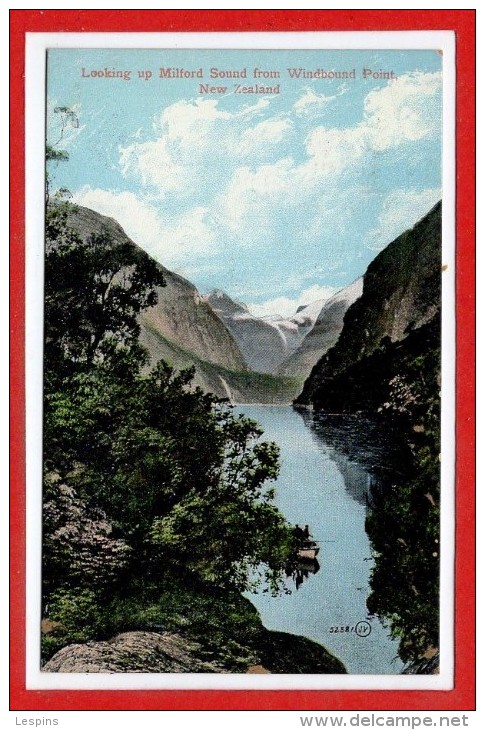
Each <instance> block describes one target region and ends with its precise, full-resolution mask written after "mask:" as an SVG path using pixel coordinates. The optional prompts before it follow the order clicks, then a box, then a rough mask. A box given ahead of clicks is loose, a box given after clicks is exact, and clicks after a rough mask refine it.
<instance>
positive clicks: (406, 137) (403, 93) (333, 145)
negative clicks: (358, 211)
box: [305, 72, 441, 176]
mask: <svg viewBox="0 0 485 730" xmlns="http://www.w3.org/2000/svg"><path fill="white" fill-rule="evenodd" d="M440 90H441V73H440V72H436V73H413V74H403V75H402V76H400V77H398V78H397V79H395V80H392V81H389V82H388V83H387V85H386V86H383V87H381V88H378V89H373V90H372V91H371V92H370V93H369V94H368V95H367V96H366V98H365V100H364V113H363V118H362V121H361V122H360V123H359V124H357V125H356V126H354V127H346V128H326V127H317V128H315V129H314V130H313V131H311V132H310V134H309V135H308V138H307V141H306V146H307V151H308V154H309V156H310V159H309V161H308V163H307V164H306V166H305V167H306V168H307V170H306V172H307V173H310V174H312V175H314V174H317V175H323V176H328V175H335V174H338V173H340V172H342V171H344V170H345V169H347V168H352V167H353V166H354V165H356V164H357V163H359V162H363V161H364V159H366V158H367V156H368V155H370V154H373V153H375V152H382V151H384V150H388V149H390V148H396V147H399V146H401V145H403V144H405V143H407V142H416V141H417V140H420V139H424V138H425V137H431V136H433V135H437V134H438V133H439V128H440V125H441V108H440V103H441V102H440V93H439V92H440Z"/></svg>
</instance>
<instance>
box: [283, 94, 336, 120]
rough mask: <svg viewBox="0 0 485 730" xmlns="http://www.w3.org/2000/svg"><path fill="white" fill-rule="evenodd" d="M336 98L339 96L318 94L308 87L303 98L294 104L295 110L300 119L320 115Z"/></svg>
mask: <svg viewBox="0 0 485 730" xmlns="http://www.w3.org/2000/svg"><path fill="white" fill-rule="evenodd" d="M336 98H337V95H334V96H325V94H317V93H316V92H315V91H314V90H313V89H311V88H310V87H307V88H306V89H305V92H304V94H303V96H300V98H299V99H297V100H296V101H295V103H294V104H293V109H294V110H295V113H296V114H297V116H299V117H300V116H310V115H313V114H319V113H320V112H322V111H323V110H324V109H326V108H327V106H328V105H329V104H330V103H331V102H332V101H334V100H335V99H336Z"/></svg>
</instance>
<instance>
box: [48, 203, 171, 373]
mask: <svg viewBox="0 0 485 730" xmlns="http://www.w3.org/2000/svg"><path fill="white" fill-rule="evenodd" d="M69 211H70V205H69V204H67V203H64V204H61V205H56V206H51V207H49V209H48V210H47V216H46V260H45V357H46V367H47V369H48V370H52V371H55V372H56V373H61V374H63V373H64V372H70V371H72V370H73V369H78V367H79V366H82V365H90V364H92V363H93V362H94V361H95V359H96V358H99V357H100V356H101V352H100V346H101V344H102V342H103V340H104V339H107V338H112V339H113V340H114V341H115V342H116V343H117V344H132V343H134V342H136V339H137V338H138V335H139V331H140V327H139V324H138V321H137V316H138V314H139V313H140V311H142V310H143V309H146V308H147V307H150V306H152V305H154V304H156V301H157V294H156V291H155V287H156V286H163V285H164V279H163V275H162V273H161V270H160V268H159V267H158V265H157V264H156V263H155V262H154V261H153V260H152V259H150V258H149V257H148V256H146V255H144V254H143V253H142V252H141V251H140V250H139V249H137V248H136V247H135V246H133V245H132V244H130V243H129V242H121V243H120V242H117V241H114V240H113V238H112V237H110V236H109V235H108V234H107V233H105V234H100V235H92V236H91V237H90V238H89V239H88V241H86V242H85V243H83V242H82V241H81V239H80V236H79V235H78V234H77V233H76V232H75V231H74V230H72V229H71V228H70V227H69V226H68V225H67V218H68V215H69Z"/></svg>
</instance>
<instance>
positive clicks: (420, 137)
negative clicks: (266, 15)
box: [47, 49, 442, 315]
mask: <svg viewBox="0 0 485 730" xmlns="http://www.w3.org/2000/svg"><path fill="white" fill-rule="evenodd" d="M161 67H164V68H167V67H176V68H184V69H186V70H198V69H200V68H202V71H203V78H187V79H185V78H184V79H167V78H160V76H159V69H160V68H161ZM211 68H214V69H217V73H220V72H222V71H241V70H242V69H246V78H243V79H238V78H233V77H229V78H221V77H219V78H213V79H211V78H210V69H211ZM255 68H258V69H264V70H271V71H277V72H278V73H279V74H280V76H279V78H274V77H273V78H271V79H270V80H264V79H263V78H254V69H255ZM289 68H304V69H306V70H308V71H314V70H316V69H323V70H324V71H326V72H327V73H328V72H330V71H352V70H353V69H355V79H354V78H347V79H345V78H333V79H331V78H301V77H300V78H290V75H289V73H288V69H289ZM364 68H367V69H370V70H371V71H372V72H374V73H375V74H376V77H375V78H373V77H372V76H371V75H368V76H369V77H368V78H363V69H364ZM83 69H84V71H83ZM104 69H109V70H110V71H112V70H116V71H130V72H131V73H130V79H129V80H124V79H123V78H103V77H97V76H91V72H98V71H102V70H104ZM146 70H149V71H151V72H152V77H151V78H150V79H149V80H145V78H143V77H141V78H140V77H139V75H138V71H146ZM390 71H393V72H394V76H395V77H396V78H393V79H389V78H386V77H383V74H382V73H381V72H385V73H387V74H389V72H390ZM201 83H202V84H209V85H210V86H216V87H224V86H226V87H227V88H226V91H225V92H222V93H212V94H211V93H202V94H201V93H199V84H201ZM237 83H239V84H241V86H246V87H247V86H251V87H253V86H254V85H255V84H260V86H268V85H270V86H272V87H273V86H275V85H277V84H279V91H280V93H279V94H266V93H257V94H256V93H251V94H250V93H234V92H235V84H237ZM441 83H442V82H441V56H440V54H439V53H438V52H436V51H410V50H407V51H373V50H370V51H369V50H366V51H295V50H292V51H258V50H251V51H215V50H204V51H202V50H190V51H187V50H124V49H110V50H97V49H95V50H92V49H89V50H72V49H59V50H52V51H49V55H48V90H47V91H48V111H47V129H48V140H49V141H50V142H51V143H54V144H58V147H59V148H61V149H66V150H67V151H68V152H69V155H70V158H69V161H68V162H65V163H60V164H58V165H57V166H56V167H55V169H53V170H52V171H51V172H52V175H53V178H54V185H55V186H59V187H60V186H62V187H67V188H68V189H69V190H70V191H71V192H72V194H73V198H74V200H75V201H76V202H78V203H80V204H82V205H86V206H87V207H90V208H93V209H94V210H97V211H99V212H100V213H103V214H104V215H109V216H111V217H113V218H116V219H117V220H118V221H119V223H120V224H121V225H122V226H123V228H124V229H125V231H126V232H127V233H128V235H129V236H130V237H131V238H132V239H133V240H134V241H136V243H138V244H139V245H140V246H142V247H143V248H145V249H146V251H148V253H150V254H151V255H152V256H154V257H155V258H156V259H157V260H158V261H160V262H161V263H162V264H164V265H165V266H167V267H168V268H170V269H172V270H174V271H177V272H179V273H180V274H182V275H183V276H186V277H187V278H188V279H190V280H191V281H192V282H193V283H194V284H195V285H196V286H197V287H198V288H199V290H200V291H201V292H202V293H205V292H208V291H209V290H210V289H212V288H221V289H224V290H225V291H227V292H228V294H229V295H230V296H232V297H233V298H235V299H237V300H239V301H244V302H246V303H247V304H248V305H249V306H250V308H251V310H252V311H253V312H254V313H255V314H258V315H263V314H274V313H280V314H283V315H288V314H291V313H292V311H294V310H295V309H296V307H297V306H298V305H300V304H303V303H308V302H309V301H312V300H315V299H320V298H325V297H327V296H329V295H330V294H331V293H332V292H334V291H336V290H338V289H340V288H342V287H344V286H346V285H347V284H349V283H351V282H352V281H353V280H354V279H356V278H357V277H358V276H360V275H361V274H362V273H363V272H364V271H365V269H366V267H367V265H368V264H369V263H370V261H371V260H372V259H373V258H374V257H375V255H376V253H377V252H378V251H379V250H380V249H381V248H383V247H384V246H385V245H386V244H387V243H389V242H390V241H391V240H393V238H395V237H396V236H397V235H398V234H399V233H401V232H402V231H403V230H405V229H406V228H408V227H410V226H412V225H413V224H414V223H415V222H416V221H417V220H419V218H421V217H422V216H423V215H424V214H425V213H426V212H427V211H428V210H429V209H430V208H431V207H432V205H434V203H435V202H436V201H437V200H439V198H440V197H441V193H440V188H441ZM59 106H61V107H68V108H70V109H71V110H73V111H74V112H75V114H76V116H77V119H78V126H74V125H73V124H72V123H71V120H67V124H65V128H64V130H63V132H62V139H61V140H60V141H59V138H60V137H61V123H62V121H64V122H66V119H64V120H62V114H60V113H59V112H54V109H56V108H58V107H59Z"/></svg>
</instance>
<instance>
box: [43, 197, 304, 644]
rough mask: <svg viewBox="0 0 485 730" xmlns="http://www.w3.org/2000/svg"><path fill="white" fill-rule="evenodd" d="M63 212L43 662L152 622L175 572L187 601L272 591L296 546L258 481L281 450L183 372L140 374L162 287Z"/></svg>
mask: <svg viewBox="0 0 485 730" xmlns="http://www.w3.org/2000/svg"><path fill="white" fill-rule="evenodd" d="M69 211H70V206H69V204H66V203H61V204H57V205H55V206H51V207H50V208H49V210H48V214H47V220H46V236H47V246H46V310H45V335H46V343H45V389H44V404H45V407H44V455H45V456H44V469H45V488H44V565H43V595H44V615H45V616H46V617H47V618H48V619H49V621H50V622H51V623H52V622H53V624H54V630H53V631H50V632H49V633H48V634H47V635H46V636H45V637H44V652H45V656H48V655H50V654H51V653H52V652H53V651H55V650H56V649H58V648H59V647H60V646H62V645H64V644H65V643H69V642H72V641H86V640H87V639H90V638H106V637H107V636H109V635H110V632H113V631H115V630H123V629H125V628H127V626H126V624H127V623H128V624H130V625H131V623H133V621H132V619H133V617H135V616H138V625H139V624H140V623H141V624H143V622H144V621H145V622H148V623H149V620H148V619H149V616H150V615H152V614H154V611H155V613H156V614H157V615H158V613H160V612H159V611H158V609H156V608H153V605H154V600H155V599H154V598H153V596H154V595H155V594H156V596H157V597H159V596H160V591H161V585H162V584H163V582H164V579H166V576H173V575H174V574H179V575H183V576H185V577H186V578H185V584H184V583H183V582H182V584H181V585H180V586H179V591H180V593H181V594H184V592H185V593H187V594H188V595H190V599H191V600H192V598H193V591H191V590H189V589H188V587H187V586H188V585H189V584H192V583H194V582H195V583H196V584H197V586H198V590H199V591H200V590H202V589H201V586H205V588H204V590H205V591H206V592H207V594H208V595H218V591H221V590H229V589H230V590H234V589H239V590H240V589H247V588H251V586H252V585H253V584H254V582H255V581H257V580H258V579H261V578H262V577H265V578H266V579H267V580H268V583H269V589H270V590H273V591H275V590H277V589H278V587H279V585H280V581H281V576H282V575H283V574H284V566H285V563H286V560H287V558H288V555H289V553H290V551H291V550H292V547H293V538H292V532H291V528H290V526H289V525H288V524H287V523H286V522H285V520H284V519H283V517H282V516H281V515H280V513H279V512H278V511H277V510H276V508H275V507H274V505H273V503H272V496H273V494H272V491H271V489H270V488H268V487H267V486H266V485H267V482H268V481H271V480H273V479H274V478H275V477H276V475H277V473H278V450H277V447H276V446H275V445H274V444H271V443H266V442H264V441H261V435H262V431H261V429H260V428H259V427H258V426H257V424H255V423H254V422H252V421H250V420H248V419H246V418H244V417H237V418H236V417H235V416H234V415H233V412H232V409H231V407H230V406H228V405H226V404H225V403H223V402H222V401H219V400H218V399H217V398H216V397H215V396H213V395H211V394H206V393H204V392H202V390H200V389H198V388H194V387H193V385H192V378H193V370H187V371H182V372H180V373H176V372H175V371H174V370H173V369H172V368H170V367H169V366H168V365H167V364H166V363H164V362H160V363H158V365H156V367H154V368H153V369H152V370H151V371H150V372H148V374H147V373H146V366H147V355H146V352H145V351H144V350H143V348H141V347H140V345H139V344H138V342H137V337H138V334H139V325H138V320H137V316H138V314H139V313H140V312H141V311H142V310H144V309H146V308H148V307H150V306H152V305H153V304H155V302H156V298H157V293H156V287H159V286H163V283H164V282H163V276H162V275H161V272H160V270H159V268H158V266H157V265H156V264H155V263H154V262H153V261H151V259H149V257H147V256H146V255H144V254H142V252H141V251H139V250H138V249H137V248H136V247H134V246H133V245H131V244H128V243H120V242H117V241H115V240H113V239H112V238H111V237H110V236H108V235H107V234H101V235H95V236H91V237H90V238H88V239H87V240H86V241H82V240H81V237H80V236H79V235H78V233H77V232H76V231H74V230H72V229H71V228H70V227H69V225H68V223H67V220H68V214H69ZM139 575H143V576H144V582H143V591H142V593H143V595H148V596H149V597H150V603H149V605H148V606H147V608H146V612H145V613H144V609H143V606H142V604H140V606H139V608H138V609H137V610H135V608H134V604H133V601H134V600H137V598H140V600H141V597H140V595H139V593H138V591H137V588H136V585H135V587H134V586H133V585H131V586H130V583H134V584H136V576H139ZM170 582H172V578H170V579H169V580H166V585H169V583H170ZM184 585H185V588H184ZM173 600H174V597H173V596H172V598H171V599H170V608H169V606H168V604H167V607H166V610H167V611H168V612H169V613H170V615H171V621H172V623H177V621H178V619H179V618H180V617H179V616H178V615H177V614H176V608H174V604H173ZM155 604H156V601H155ZM127 606H129V610H128V611H127V610H126V607H127ZM157 611H158V613H157ZM162 613H163V612H162ZM234 620H235V621H236V620H237V619H236V617H235V618H234ZM226 638H227V637H226ZM219 648H220V647H219Z"/></svg>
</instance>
